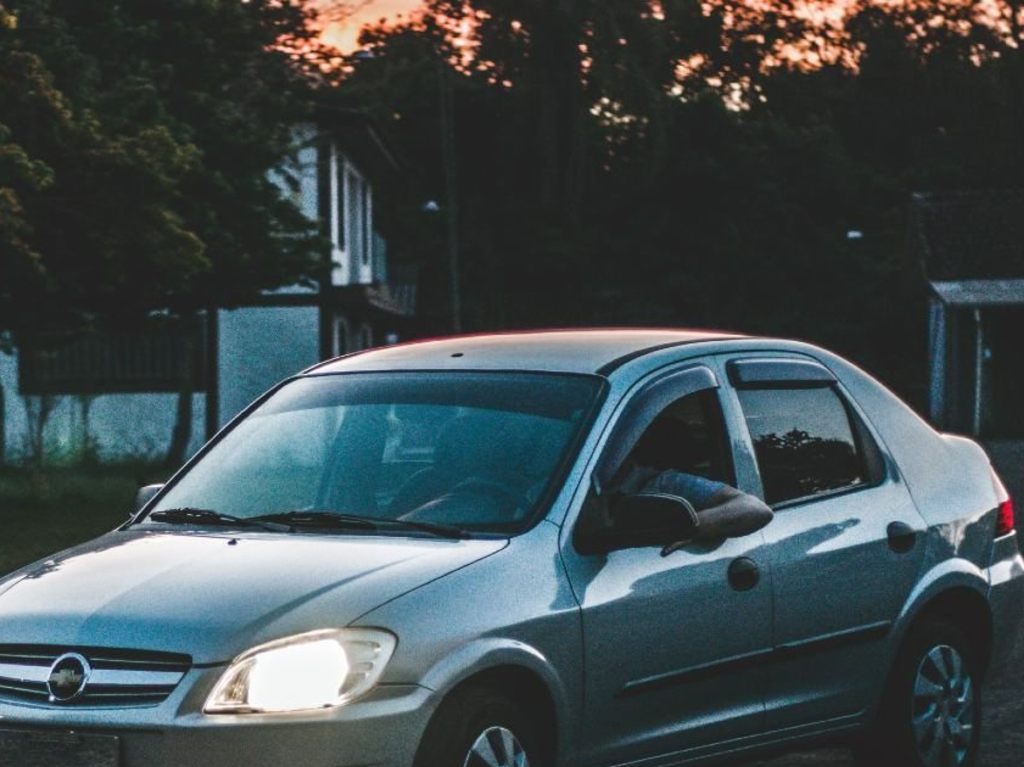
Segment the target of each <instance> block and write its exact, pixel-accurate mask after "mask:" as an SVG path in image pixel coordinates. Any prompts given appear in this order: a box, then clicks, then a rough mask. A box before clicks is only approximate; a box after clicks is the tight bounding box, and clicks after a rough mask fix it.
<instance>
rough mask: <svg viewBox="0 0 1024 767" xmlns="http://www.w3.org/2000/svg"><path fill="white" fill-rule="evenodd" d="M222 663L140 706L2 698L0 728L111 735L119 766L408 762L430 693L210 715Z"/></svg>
mask: <svg viewBox="0 0 1024 767" xmlns="http://www.w3.org/2000/svg"><path fill="white" fill-rule="evenodd" d="M223 671H224V667H223V666H219V667H217V668H211V669H193V670H192V671H191V672H189V674H188V675H187V676H186V677H185V679H183V680H182V682H181V684H179V685H178V687H177V689H176V690H175V692H174V693H173V694H172V695H171V696H170V697H169V698H168V699H167V700H165V701H164V702H163V703H161V704H160V705H158V706H152V707H138V708H107V709H101V708H85V707H81V708H75V707H73V706H70V707H58V706H30V705H22V704H14V703H9V702H4V701H0V728H2V729H7V730H42V731H46V730H49V731H62V732H67V731H74V732H79V733H94V734H103V735H115V736H117V737H118V738H119V740H120V744H121V745H120V750H121V762H120V767H182V765H188V766H189V767H236V766H237V767H243V766H244V767H280V765H284V764H301V765H303V767H369V766H370V765H376V766H379V767H410V765H411V764H412V762H413V758H414V756H415V752H416V748H417V746H418V745H419V742H420V739H421V738H422V736H423V732H424V730H425V729H426V726H427V721H428V720H429V718H430V715H431V713H432V712H433V709H434V706H435V701H434V693H433V692H432V691H431V690H428V689H426V688H424V687H418V686H413V685H409V686H405V685H401V686H400V685H383V686H380V687H378V688H376V689H374V690H372V691H371V692H370V693H368V694H367V695H366V696H365V697H363V698H361V699H359V700H357V701H354V702H353V703H350V704H348V705H345V706H341V707H340V708H337V709H333V710H325V711H317V712H307V713H297V714H285V715H215V716H210V715H206V714H203V713H202V705H203V701H204V700H205V697H206V695H207V694H208V692H209V690H210V689H211V688H212V686H213V684H214V683H215V682H216V680H217V679H218V678H219V677H220V674H221V673H222V672H223Z"/></svg>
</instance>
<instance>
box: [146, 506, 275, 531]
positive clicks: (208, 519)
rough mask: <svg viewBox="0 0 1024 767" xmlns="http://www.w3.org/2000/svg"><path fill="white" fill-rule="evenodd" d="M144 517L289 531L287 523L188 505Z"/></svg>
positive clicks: (168, 522) (178, 521)
mask: <svg viewBox="0 0 1024 767" xmlns="http://www.w3.org/2000/svg"><path fill="white" fill-rule="evenodd" d="M146 519H151V520H153V521H154V522H166V523H167V524H171V525H218V526H220V527H258V528H261V529H263V530H271V531H273V532H275V533H287V532H291V527H290V526H289V525H282V524H275V523H274V522H272V521H269V520H268V521H264V520H259V519H247V518H245V517H234V516H232V515H230V514H221V513H220V512H218V511H213V510H212V509H193V508H190V507H185V508H180V509H164V510H163V511H154V512H153V513H152V514H150V515H149V516H148V517H146Z"/></svg>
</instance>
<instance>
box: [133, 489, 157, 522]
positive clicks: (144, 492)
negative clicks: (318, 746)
mask: <svg viewBox="0 0 1024 767" xmlns="http://www.w3.org/2000/svg"><path fill="white" fill-rule="evenodd" d="M163 489H164V486H163V485H146V486H145V487H140V488H139V491H138V492H137V493H136V494H135V503H134V505H133V506H132V510H131V511H130V512H129V514H128V516H129V517H134V516H135V515H136V514H138V513H139V512H140V511H142V507H143V506H145V505H146V504H147V503H149V502H150V501H151V500H153V497H154V496H155V495H156V494H157V493H159V492H160V491H161V490H163Z"/></svg>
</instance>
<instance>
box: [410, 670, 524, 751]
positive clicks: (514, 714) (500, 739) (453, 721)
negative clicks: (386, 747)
mask: <svg viewBox="0 0 1024 767" xmlns="http://www.w3.org/2000/svg"><path fill="white" fill-rule="evenodd" d="M536 733H537V730H536V727H535V726H534V724H533V722H532V721H531V720H530V718H529V717H528V716H526V715H525V714H524V713H523V712H522V710H521V709H520V708H519V707H518V706H517V705H515V704H514V703H512V702H511V701H510V700H508V699H507V698H506V697H504V696H503V695H501V694H500V693H499V692H497V691H494V690H490V689H487V688H470V689H466V690H460V691H456V692H455V693H454V694H453V695H452V696H451V697H450V698H449V699H448V700H446V701H444V702H443V703H442V704H441V707H440V708H439V709H438V711H437V713H436V714H435V715H434V717H433V719H432V720H431V722H430V724H429V726H428V727H427V731H426V734H425V735H424V736H423V742H422V743H421V744H420V747H419V750H418V751H417V754H416V761H415V767H544V764H543V762H544V759H543V757H542V754H541V744H540V741H539V740H538V738H537V734H536Z"/></svg>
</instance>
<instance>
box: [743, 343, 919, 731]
mask: <svg viewBox="0 0 1024 767" xmlns="http://www.w3.org/2000/svg"><path fill="white" fill-rule="evenodd" d="M725 370H726V371H727V377H728V380H729V387H728V394H729V396H728V398H727V399H728V401H729V403H730V405H731V406H732V407H734V408H736V410H737V411H738V414H739V418H738V419H737V420H741V421H742V423H743V424H744V425H745V427H746V430H747V436H748V439H749V440H750V443H749V445H750V447H751V448H752V455H753V458H754V462H755V464H756V469H757V475H758V476H759V478H760V483H761V492H762V493H763V497H764V498H765V500H766V501H767V502H768V504H769V505H771V506H772V508H773V509H774V510H775V512H776V515H775V519H774V521H773V522H772V523H771V524H770V525H769V526H768V527H767V528H765V530H764V535H765V543H766V547H767V554H766V556H767V558H768V560H769V562H770V567H771V572H772V589H773V594H774V620H773V644H774V650H773V653H772V656H771V659H770V663H769V669H770V676H769V682H768V685H769V687H768V693H767V707H766V725H767V727H768V729H770V730H775V729H781V728H786V727H792V726H796V725H801V724H806V723H810V722H816V721H824V720H830V719H837V718H842V717H846V716H852V715H856V714H858V713H860V712H862V711H863V710H864V709H865V708H866V707H867V706H868V705H869V703H870V699H871V697H872V693H873V692H875V691H877V688H878V685H879V684H880V681H881V678H882V677H883V676H884V675H885V673H886V664H885V660H886V658H887V653H886V639H887V638H888V636H889V633H890V630H891V629H892V626H893V623H894V621H895V619H896V617H897V616H898V615H899V613H900V611H901V609H902V607H903V605H904V604H905V602H906V600H907V597H908V595H909V593H910V591H911V589H912V588H913V585H914V583H915V581H916V578H917V575H918V572H919V570H920V568H921V565H922V558H923V554H924V545H923V544H924V540H923V533H924V530H925V528H926V525H925V522H924V520H923V519H922V518H921V516H920V515H919V514H918V512H917V509H916V507H915V506H914V503H913V501H912V499H911V497H910V494H909V493H908V491H907V487H906V485H905V483H904V482H902V481H901V479H900V477H899V474H898V471H897V468H896V466H895V464H894V463H893V462H892V460H891V459H890V458H889V456H888V455H887V454H886V452H885V451H884V446H882V445H881V443H880V441H879V439H878V436H877V434H876V433H875V432H874V430H873V429H872V427H871V426H870V424H869V423H868V422H867V420H866V418H865V417H864V414H863V413H862V412H861V411H860V410H859V409H858V408H857V406H856V404H855V403H854V402H853V401H852V400H851V399H850V398H849V396H848V395H847V393H846V391H845V390H844V389H843V387H842V385H841V383H840V382H838V381H837V380H836V379H835V377H834V376H833V374H832V373H831V372H830V371H829V370H828V369H826V368H825V367H824V366H823V365H821V364H819V363H818V362H816V361H812V360H809V359H807V358H785V357H767V358H765V357H758V358H743V357H739V358H732V359H729V360H727V362H726V366H725Z"/></svg>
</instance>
